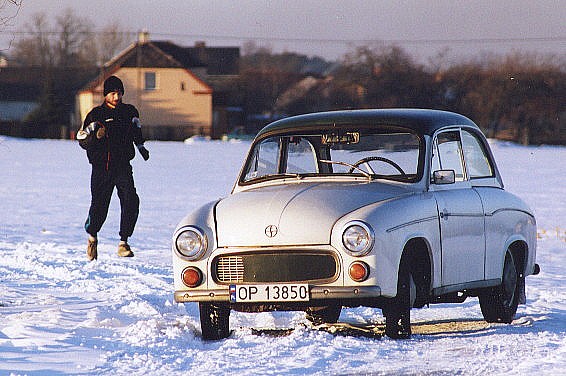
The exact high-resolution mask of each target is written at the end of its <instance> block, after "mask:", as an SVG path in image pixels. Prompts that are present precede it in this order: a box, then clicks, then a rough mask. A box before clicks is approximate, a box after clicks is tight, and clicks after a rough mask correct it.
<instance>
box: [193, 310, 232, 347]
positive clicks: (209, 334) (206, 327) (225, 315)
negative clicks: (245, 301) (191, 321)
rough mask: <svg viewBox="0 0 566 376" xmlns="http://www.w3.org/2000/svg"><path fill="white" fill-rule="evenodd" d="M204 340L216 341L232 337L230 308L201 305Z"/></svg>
mask: <svg viewBox="0 0 566 376" xmlns="http://www.w3.org/2000/svg"><path fill="white" fill-rule="evenodd" d="M199 313H200V328H201V331H202V338H203V339H206V340H216V339H222V338H227V337H228V336H229V335H230V307H227V306H223V305H216V304H212V303H199Z"/></svg>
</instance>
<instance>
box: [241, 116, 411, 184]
mask: <svg viewBox="0 0 566 376" xmlns="http://www.w3.org/2000/svg"><path fill="white" fill-rule="evenodd" d="M385 129H386V128H379V129H373V128H369V129H363V128H360V127H359V126H358V127H356V129H339V130H336V129H328V130H322V131H319V132H309V133H293V134H290V133H285V134H278V135H273V136H270V137H266V138H263V139H261V140H259V141H257V142H256V143H255V144H254V145H253V147H252V149H251V151H250V154H249V155H248V159H247V162H246V166H245V167H244V170H243V174H242V176H241V178H240V183H242V184H247V183H252V182H256V181H258V180H259V181H261V180H268V179H281V178H308V177H336V176H347V177H348V176H349V177H353V178H360V177H362V178H366V179H378V178H379V179H390V180H396V181H405V182H414V181H416V180H417V178H418V175H419V166H420V163H419V161H420V160H421V157H420V155H421V141H420V138H419V137H418V135H416V134H414V133H411V132H409V131H400V130H399V129H395V130H394V131H393V130H385Z"/></svg>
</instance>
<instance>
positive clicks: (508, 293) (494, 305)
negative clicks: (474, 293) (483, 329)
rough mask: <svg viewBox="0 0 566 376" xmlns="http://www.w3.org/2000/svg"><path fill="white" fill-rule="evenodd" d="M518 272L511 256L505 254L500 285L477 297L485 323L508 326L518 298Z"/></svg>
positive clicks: (515, 311)
mask: <svg viewBox="0 0 566 376" xmlns="http://www.w3.org/2000/svg"><path fill="white" fill-rule="evenodd" d="M519 288H520V272H519V270H518V269H517V265H516V264H515V259H514V258H513V254H512V253H511V252H509V251H507V253H506V254H505V262H504V264H503V277H502V282H501V285H499V286H497V287H494V288H489V289H487V290H486V291H484V292H483V293H481V294H480V295H479V301H480V308H481V312H482V314H483V318H484V319H485V321H487V322H499V323H507V324H510V323H511V322H512V321H513V318H514V317H515V313H517V306H518V305H519V297H520V291H519Z"/></svg>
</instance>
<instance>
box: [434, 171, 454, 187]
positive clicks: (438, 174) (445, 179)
mask: <svg viewBox="0 0 566 376" xmlns="http://www.w3.org/2000/svg"><path fill="white" fill-rule="evenodd" d="M455 181H456V173H455V172H454V170H437V171H434V172H433V173H432V183H433V184H454V182H455Z"/></svg>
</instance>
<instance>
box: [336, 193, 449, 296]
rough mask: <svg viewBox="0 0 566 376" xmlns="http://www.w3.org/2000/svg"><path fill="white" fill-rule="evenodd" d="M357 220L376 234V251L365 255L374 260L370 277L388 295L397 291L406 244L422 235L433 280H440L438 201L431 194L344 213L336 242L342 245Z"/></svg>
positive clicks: (392, 200) (403, 197) (376, 204)
mask: <svg viewBox="0 0 566 376" xmlns="http://www.w3.org/2000/svg"><path fill="white" fill-rule="evenodd" d="M353 220H360V221H363V222H366V223H368V224H369V225H370V226H371V227H372V229H373V231H374V234H375V242H374V245H373V249H372V251H371V252H370V253H369V254H368V255H367V256H364V257H365V258H368V259H370V260H371V261H372V262H371V264H370V267H372V270H371V271H370V273H371V274H370V275H371V276H372V277H373V278H371V279H368V281H371V282H372V283H374V284H376V285H377V286H379V287H380V288H381V291H382V294H383V295H384V296H389V297H393V296H395V295H396V294H397V277H398V270H399V264H400V261H401V256H402V254H403V250H404V248H405V245H406V244H407V243H408V242H409V241H410V240H411V239H415V238H422V239H424V240H425V242H426V243H427V245H428V247H429V255H430V257H431V264H432V265H433V266H438V267H434V268H433V275H432V280H433V281H440V270H441V269H440V260H441V258H440V236H439V227H438V226H439V225H438V211H437V207H436V201H435V200H434V197H433V195H432V194H430V193H415V194H410V195H405V196H402V197H399V198H394V199H389V200H385V201H382V202H378V203H375V204H371V205H367V206H365V207H363V208H360V209H357V210H355V211H353V212H351V213H348V214H347V215H345V216H343V217H342V218H340V220H338V221H337V222H336V225H335V226H334V229H333V234H332V244H333V245H334V246H335V247H340V248H343V247H342V245H341V244H342V240H341V236H342V232H343V229H344V226H346V225H347V223H348V222H350V221H353Z"/></svg>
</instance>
